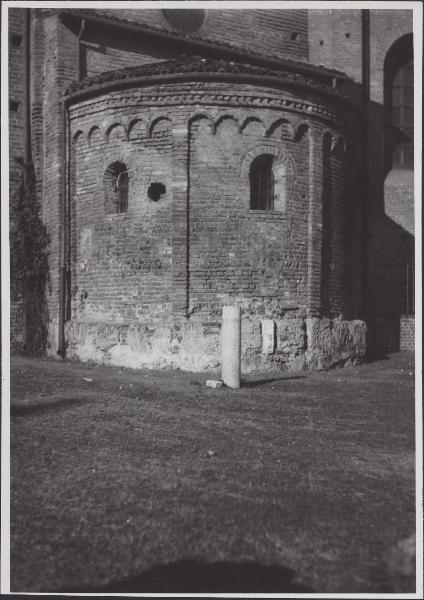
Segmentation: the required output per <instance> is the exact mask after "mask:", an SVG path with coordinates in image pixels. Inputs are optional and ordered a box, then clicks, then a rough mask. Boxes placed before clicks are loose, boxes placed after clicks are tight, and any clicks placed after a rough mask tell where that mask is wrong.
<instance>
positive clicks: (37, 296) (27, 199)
mask: <svg viewBox="0 0 424 600" xmlns="http://www.w3.org/2000/svg"><path fill="white" fill-rule="evenodd" d="M49 246H50V239H49V235H48V234H47V231H46V228H45V226H44V223H43V222H42V220H41V215H40V205H39V203H38V201H37V196H36V180H35V171H34V165H33V164H32V163H30V164H28V165H22V172H21V182H20V184H19V185H18V186H17V188H16V190H15V192H14V193H13V194H12V195H11V198H10V297H11V301H12V302H14V303H16V304H18V305H19V306H21V307H22V311H23V325H24V332H23V334H24V335H23V350H24V351H25V352H28V353H31V354H39V353H42V352H43V351H44V350H45V346H46V340H47V305H46V286H47V284H48V281H49V266H48V255H49Z"/></svg>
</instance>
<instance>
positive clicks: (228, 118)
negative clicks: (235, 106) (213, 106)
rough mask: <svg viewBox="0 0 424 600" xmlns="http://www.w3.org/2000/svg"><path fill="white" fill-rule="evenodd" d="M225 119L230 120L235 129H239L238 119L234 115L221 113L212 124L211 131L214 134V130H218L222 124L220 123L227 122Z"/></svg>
mask: <svg viewBox="0 0 424 600" xmlns="http://www.w3.org/2000/svg"><path fill="white" fill-rule="evenodd" d="M227 121H231V122H233V123H234V124H235V126H236V127H237V131H240V124H239V121H238V119H236V117H234V116H233V115H221V116H220V117H219V118H218V119H217V120H216V121H215V124H214V127H213V132H214V134H216V132H217V131H218V128H219V127H220V126H221V125H222V123H224V122H227Z"/></svg>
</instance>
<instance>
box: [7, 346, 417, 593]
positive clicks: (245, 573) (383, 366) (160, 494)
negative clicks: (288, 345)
mask: <svg viewBox="0 0 424 600" xmlns="http://www.w3.org/2000/svg"><path fill="white" fill-rule="evenodd" d="M413 371H414V365H413V356H412V354H406V353H402V354H397V355H391V356H390V357H388V359H387V360H382V361H380V362H376V363H372V364H368V365H364V366H361V367H349V368H346V369H339V370H334V371H331V372H320V373H310V372H299V373H290V372H285V373H278V374H274V375H267V376H266V378H263V377H260V376H251V377H250V378H249V381H248V382H247V383H246V384H245V385H244V386H243V387H242V389H240V390H229V389H221V390H219V389H210V388H206V387H205V380H206V378H207V376H206V375H200V374H192V373H183V372H180V371H132V370H124V369H119V368H112V367H95V366H89V365H82V364H78V363H71V362H61V361H53V360H30V359H25V358H14V359H13V361H12V382H11V383H12V421H11V440H12V448H11V472H12V486H11V503H12V506H11V565H12V572H11V590H12V591H13V592H26V591H32V592H36V591H39V592H67V591H68V592H70V591H81V592H101V591H110V592H115V593H116V592H134V593H135V592H180V593H181V592H215V593H216V592H223V593H225V592H240V593H244V592H256V593H260V592H264V593H267V592H276V593H278V592H281V593H284V592H287V593H290V592H291V593H295V592H320V593H349V592H352V593H353V592H355V593H359V592H363V593H370V592H392V591H394V592H399V591H403V592H413V591H415V572H414V569H413V566H414V565H413V558H412V551H413V543H412V541H411V540H410V539H408V538H410V536H411V535H412V534H413V532H414V530H415V485H414V478H415V471H414V461H415V459H414V377H413V376H412V373H413Z"/></svg>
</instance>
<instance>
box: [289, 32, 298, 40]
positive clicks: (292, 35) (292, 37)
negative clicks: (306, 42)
mask: <svg viewBox="0 0 424 600" xmlns="http://www.w3.org/2000/svg"><path fill="white" fill-rule="evenodd" d="M290 39H291V40H292V41H293V42H296V41H297V40H298V39H299V33H298V32H297V31H292V33H291V35H290Z"/></svg>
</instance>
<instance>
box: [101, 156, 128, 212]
mask: <svg viewBox="0 0 424 600" xmlns="http://www.w3.org/2000/svg"><path fill="white" fill-rule="evenodd" d="M104 188H105V208H106V212H107V213H116V214H121V213H125V212H127V209H128V170H127V167H126V166H125V165H124V163H121V162H116V163H113V164H112V165H110V166H109V167H108V168H107V169H106V172H105V175H104Z"/></svg>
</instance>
